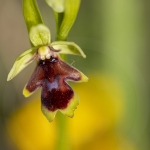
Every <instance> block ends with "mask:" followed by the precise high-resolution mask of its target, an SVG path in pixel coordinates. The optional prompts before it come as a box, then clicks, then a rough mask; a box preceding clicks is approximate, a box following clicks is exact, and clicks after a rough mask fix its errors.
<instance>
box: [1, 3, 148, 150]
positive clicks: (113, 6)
mask: <svg viewBox="0 0 150 150" xmlns="http://www.w3.org/2000/svg"><path fill="white" fill-rule="evenodd" d="M37 2H38V4H39V7H40V10H41V13H42V15H43V18H44V21H45V24H46V25H47V26H48V27H49V28H50V30H51V34H52V38H53V40H54V39H55V32H56V29H55V20H54V17H53V12H52V10H51V9H50V8H49V7H48V6H47V5H46V3H45V2H44V0H43V1H42V0H38V1H37ZM149 6H150V2H148V1H146V0H124V1H119V0H93V1H90V0H82V1H81V6H80V10H79V14H78V16H77V20H76V22H75V24H74V26H73V28H72V30H71V32H70V34H69V37H68V40H69V41H74V42H76V43H77V44H78V45H79V46H80V47H81V48H82V49H83V51H84V52H85V54H86V55H87V58H86V59H83V58H81V57H78V56H68V62H69V63H70V64H71V65H72V66H74V67H76V68H78V69H79V70H81V71H82V72H84V74H86V75H87V76H88V77H89V82H88V83H74V84H72V83H71V86H72V87H73V89H74V90H75V91H76V93H77V94H78V95H79V96H80V105H79V106H78V108H77V110H76V111H75V116H74V118H73V119H70V118H66V116H62V117H64V120H65V127H61V124H60V121H59V119H58V118H59V115H61V114H59V115H57V116H56V118H55V120H54V121H53V122H52V123H49V122H48V121H47V120H46V118H45V117H44V116H43V114H42V113H41V111H40V90H39V91H38V92H36V93H35V94H34V95H33V96H31V98H24V97H23V95H22V89H23V87H24V85H25V84H26V82H27V81H28V79H29V77H30V75H31V74H32V72H33V70H34V67H35V65H36V63H32V65H30V66H29V67H27V68H26V69H25V70H24V71H22V72H21V73H20V74H19V75H18V76H17V77H16V78H14V79H13V80H12V81H10V82H6V78H7V74H8V72H9V70H10V69H11V67H12V65H13V63H14V60H15V59H16V57H17V56H18V55H20V54H21V53H22V52H23V51H25V50H27V49H28V48H30V43H29V38H28V34H27V29H26V26H25V22H24V20H23V15H22V4H21V1H20V0H15V1H14V0H5V1H3V0H0V73H1V75H0V150H55V149H58V150H59V149H62V150H63V149H64V150H67V149H68V150H84V149H85V150H149V149H150V144H149V141H150V128H149V126H150V109H149V106H150V94H149V93H150V92H149V90H150V79H149V76H150V71H149V56H150V52H149V49H150V42H149V40H150V9H149ZM61 136H62V137H61ZM60 143H61V146H59V144H60ZM62 145H63V146H62Z"/></svg>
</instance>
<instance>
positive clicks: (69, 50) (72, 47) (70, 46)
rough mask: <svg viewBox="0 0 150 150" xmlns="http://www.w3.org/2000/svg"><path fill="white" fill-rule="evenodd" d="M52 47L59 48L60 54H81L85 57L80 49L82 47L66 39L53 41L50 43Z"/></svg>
mask: <svg viewBox="0 0 150 150" xmlns="http://www.w3.org/2000/svg"><path fill="white" fill-rule="evenodd" d="M50 46H52V47H53V48H54V49H56V50H60V52H59V53H60V54H73V55H81V56H82V57H84V58H86V55H85V54H84V52H83V51H82V49H81V48H80V47H79V46H78V45H77V44H75V43H74V42H67V41H55V42H52V43H51V44H50Z"/></svg>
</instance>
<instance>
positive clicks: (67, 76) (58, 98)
mask: <svg viewBox="0 0 150 150" xmlns="http://www.w3.org/2000/svg"><path fill="white" fill-rule="evenodd" d="M80 79H81V75H80V72H79V71H78V70H76V69H75V68H73V67H71V66H70V65H68V64H67V63H65V62H64V61H62V60H60V58H59V57H52V56H51V58H50V59H45V60H40V61H39V63H38V65H37V67H36V69H35V71H34V73H33V74H32V76H31V78H30V80H29V82H28V84H27V86H26V89H27V90H28V91H29V92H31V93H32V92H33V91H35V90H36V89H37V88H38V87H40V86H41V87H42V94H41V101H42V105H43V106H44V107H46V108H47V109H48V110H50V111H55V110H57V109H65V108H66V107H67V106H68V104H69V101H70V100H71V99H72V98H73V96H74V92H73V90H72V89H71V87H70V86H69V85H68V84H67V83H66V82H65V80H73V81H79V80H80Z"/></svg>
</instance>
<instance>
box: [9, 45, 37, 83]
mask: <svg viewBox="0 0 150 150" xmlns="http://www.w3.org/2000/svg"><path fill="white" fill-rule="evenodd" d="M35 52H36V48H32V49H29V50H27V51H25V52H24V53H22V54H21V55H20V56H19V57H18V58H17V59H16V61H15V63H14V65H13V67H12V69H11V70H10V72H9V74H8V78H7V81H10V80H11V79H12V78H14V77H15V76H16V75H17V74H18V73H19V72H20V71H22V70H23V69H24V68H25V67H26V66H28V65H29V64H30V63H31V62H32V61H33V60H34V58H35V57H34V55H35Z"/></svg>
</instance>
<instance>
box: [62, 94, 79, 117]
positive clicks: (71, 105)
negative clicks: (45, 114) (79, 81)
mask: <svg viewBox="0 0 150 150" xmlns="http://www.w3.org/2000/svg"><path fill="white" fill-rule="evenodd" d="M74 94H75V93H74ZM78 105H79V97H78V95H77V94H75V95H74V96H73V98H72V99H71V100H70V103H69V104H68V106H67V108H66V109H61V110H60V111H61V112H62V113H63V114H64V115H66V116H68V117H70V118H73V116H74V111H75V109H77V106H78Z"/></svg>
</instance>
